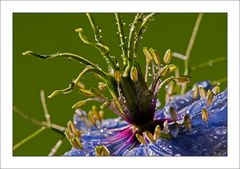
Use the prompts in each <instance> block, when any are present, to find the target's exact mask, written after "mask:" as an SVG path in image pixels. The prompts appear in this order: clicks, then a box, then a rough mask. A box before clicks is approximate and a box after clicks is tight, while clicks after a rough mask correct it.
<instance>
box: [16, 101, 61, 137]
mask: <svg viewBox="0 0 240 169" xmlns="http://www.w3.org/2000/svg"><path fill="white" fill-rule="evenodd" d="M13 111H14V112H15V113H17V114H18V115H20V116H21V117H22V118H24V119H25V120H28V121H30V122H31V123H32V124H35V125H37V126H42V127H46V128H51V129H53V130H55V131H58V132H60V133H63V132H64V131H65V127H63V126H60V125H58V124H54V123H51V124H50V125H49V123H48V122H46V121H39V120H36V119H34V118H32V117H29V116H28V115H27V114H26V113H24V112H22V111H21V110H19V109H18V108H17V107H16V106H13Z"/></svg>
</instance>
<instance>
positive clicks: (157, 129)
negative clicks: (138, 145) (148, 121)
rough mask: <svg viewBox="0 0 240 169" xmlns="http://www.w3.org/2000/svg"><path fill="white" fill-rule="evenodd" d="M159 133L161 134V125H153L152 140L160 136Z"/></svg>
mask: <svg viewBox="0 0 240 169" xmlns="http://www.w3.org/2000/svg"><path fill="white" fill-rule="evenodd" d="M160 135H161V127H160V125H157V126H156V127H155V130H154V134H153V139H154V141H156V140H157V139H158V138H159V137H160Z"/></svg>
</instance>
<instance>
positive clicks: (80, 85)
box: [75, 82, 85, 89]
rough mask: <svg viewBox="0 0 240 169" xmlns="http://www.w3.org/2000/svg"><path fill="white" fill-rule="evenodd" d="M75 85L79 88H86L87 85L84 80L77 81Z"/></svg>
mask: <svg viewBox="0 0 240 169" xmlns="http://www.w3.org/2000/svg"><path fill="white" fill-rule="evenodd" d="M75 86H76V87H78V88H79V89H84V88H85V85H84V84H83V83H82V82H77V83H76V84H75Z"/></svg>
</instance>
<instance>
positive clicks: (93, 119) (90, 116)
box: [88, 110, 96, 126]
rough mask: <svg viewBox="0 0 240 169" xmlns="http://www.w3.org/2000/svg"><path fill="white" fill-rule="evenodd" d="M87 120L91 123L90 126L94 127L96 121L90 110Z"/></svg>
mask: <svg viewBox="0 0 240 169" xmlns="http://www.w3.org/2000/svg"><path fill="white" fill-rule="evenodd" d="M88 120H89V121H90V122H91V123H92V125H94V126H95V125H96V120H95V118H94V114H93V112H92V111H91V110H90V111H89V112H88Z"/></svg>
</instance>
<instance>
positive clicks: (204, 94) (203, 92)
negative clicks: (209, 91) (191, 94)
mask: <svg viewBox="0 0 240 169" xmlns="http://www.w3.org/2000/svg"><path fill="white" fill-rule="evenodd" d="M199 95H200V97H201V98H202V99H205V98H206V90H205V89H204V88H203V87H202V86H200V87H199Z"/></svg>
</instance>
